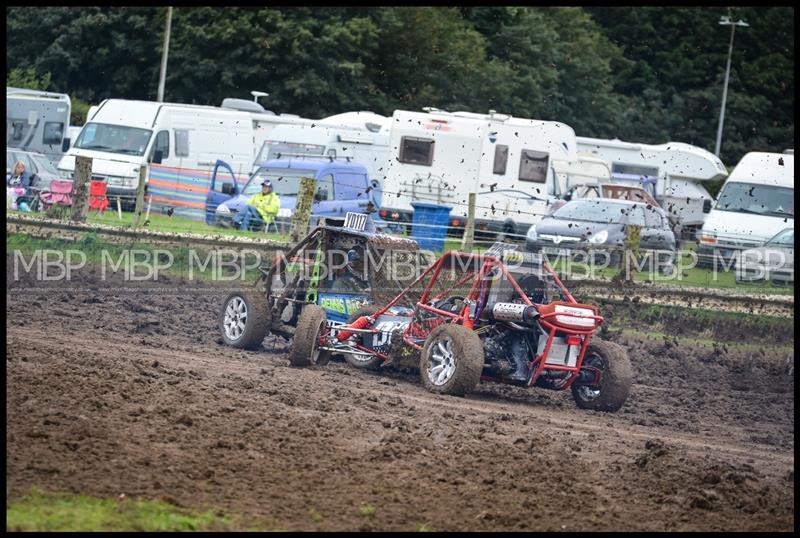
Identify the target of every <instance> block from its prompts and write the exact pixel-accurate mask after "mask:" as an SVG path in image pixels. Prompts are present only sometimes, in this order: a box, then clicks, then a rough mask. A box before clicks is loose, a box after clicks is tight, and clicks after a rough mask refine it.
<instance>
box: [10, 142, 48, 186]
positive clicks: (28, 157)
mask: <svg viewBox="0 0 800 538" xmlns="http://www.w3.org/2000/svg"><path fill="white" fill-rule="evenodd" d="M17 161H22V163H23V164H24V165H25V170H27V171H28V172H29V173H30V174H36V176H37V180H36V182H35V183H34V184H33V186H34V187H36V188H37V189H42V190H49V189H50V182H51V181H53V180H54V179H61V178H60V177H59V176H58V170H56V168H55V167H54V166H53V163H51V162H50V160H49V159H48V158H47V157H46V156H44V155H42V154H41V153H35V152H33V151H25V150H21V149H19V148H10V147H8V146H6V178H8V177H10V176H11V173H12V172H13V171H14V165H15V164H16V163H17Z"/></svg>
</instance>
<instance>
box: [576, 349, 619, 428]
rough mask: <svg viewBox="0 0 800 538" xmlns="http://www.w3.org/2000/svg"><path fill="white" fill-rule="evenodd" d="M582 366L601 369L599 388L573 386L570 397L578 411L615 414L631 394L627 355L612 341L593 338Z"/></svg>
mask: <svg viewBox="0 0 800 538" xmlns="http://www.w3.org/2000/svg"><path fill="white" fill-rule="evenodd" d="M583 364H584V365H587V366H592V367H594V368H597V369H599V370H600V373H601V376H602V377H601V379H600V384H599V386H590V385H577V384H574V383H573V385H572V397H573V398H574V399H575V403H576V404H578V407H580V408H581V409H592V410H594V411H610V412H614V411H617V410H618V409H619V408H620V407H622V404H624V403H625V400H626V399H627V398H628V394H630V391H631V384H632V383H633V370H632V369H631V361H630V359H628V353H627V351H625V349H624V348H623V347H622V346H620V345H618V344H615V343H613V342H607V341H605V340H600V339H599V338H596V337H595V338H592V340H591V341H590V342H589V345H588V347H587V348H586V356H585V357H584V359H583Z"/></svg>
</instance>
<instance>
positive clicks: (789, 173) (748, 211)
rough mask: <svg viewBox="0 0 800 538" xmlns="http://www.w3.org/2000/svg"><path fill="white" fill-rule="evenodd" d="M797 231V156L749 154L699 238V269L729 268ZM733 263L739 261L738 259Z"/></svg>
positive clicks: (740, 162) (725, 190)
mask: <svg viewBox="0 0 800 538" xmlns="http://www.w3.org/2000/svg"><path fill="white" fill-rule="evenodd" d="M785 228H794V152H792V153H760V152H751V153H748V154H746V155H745V156H744V157H742V160H741V161H739V164H737V165H736V168H734V169H733V172H731V175H730V176H729V177H728V179H727V180H726V181H725V184H724V185H723V186H722V189H721V190H720V192H719V196H718V197H717V202H716V204H714V207H713V209H712V210H711V213H709V215H708V217H707V218H706V221H705V223H704V224H703V228H702V229H701V230H700V233H699V234H698V236H699V237H698V239H699V245H698V247H697V254H698V265H701V266H709V265H711V264H712V263H714V262H713V260H714V257H716V258H717V259H719V260H723V261H724V262H725V263H727V264H728V266H730V263H731V261H730V260H731V258H735V256H736V255H737V253H739V252H740V251H741V250H743V249H747V248H751V247H758V246H761V245H762V244H763V243H764V242H766V241H767V240H768V239H770V238H771V237H772V236H774V235H775V234H777V233H778V232H780V231H781V230H783V229H785ZM734 261H735V260H734Z"/></svg>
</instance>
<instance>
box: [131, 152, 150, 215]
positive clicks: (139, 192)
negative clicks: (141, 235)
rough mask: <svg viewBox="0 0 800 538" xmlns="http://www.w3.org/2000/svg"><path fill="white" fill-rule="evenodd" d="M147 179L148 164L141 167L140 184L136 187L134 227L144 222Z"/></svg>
mask: <svg viewBox="0 0 800 538" xmlns="http://www.w3.org/2000/svg"><path fill="white" fill-rule="evenodd" d="M145 179H147V166H144V165H143V166H142V167H141V168H139V186H138V187H137V188H136V208H135V209H134V217H133V227H134V228H138V227H139V226H140V225H141V224H142V209H144V182H145Z"/></svg>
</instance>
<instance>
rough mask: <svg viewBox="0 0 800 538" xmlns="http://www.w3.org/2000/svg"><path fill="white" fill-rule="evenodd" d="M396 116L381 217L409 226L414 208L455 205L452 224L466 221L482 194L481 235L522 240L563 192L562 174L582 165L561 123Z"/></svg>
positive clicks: (432, 112)
mask: <svg viewBox="0 0 800 538" xmlns="http://www.w3.org/2000/svg"><path fill="white" fill-rule="evenodd" d="M425 110H426V112H409V111H405V110H396V111H395V112H394V114H393V116H392V125H391V136H390V140H389V159H388V162H387V167H386V172H385V175H386V178H385V180H384V184H383V204H382V207H381V209H380V212H379V215H380V217H381V218H382V219H384V220H386V221H389V222H404V223H407V222H410V221H411V220H412V211H413V207H412V205H411V202H414V201H420V202H428V203H437V204H442V205H447V206H451V207H452V211H451V212H450V215H451V219H450V226H451V227H454V228H459V227H463V226H464V224H465V223H466V215H467V207H468V194H469V193H471V192H475V193H477V194H478V196H477V202H476V208H475V223H476V230H490V231H493V232H501V233H503V234H505V235H507V236H514V235H516V236H518V237H524V234H525V232H526V231H527V229H528V228H529V227H530V225H531V224H534V223H536V222H538V221H539V220H541V219H542V218H543V217H544V216H545V215H546V214H547V212H548V205H549V204H550V203H551V202H552V201H554V200H555V199H556V198H557V197H558V196H560V194H561V185H560V184H561V182H560V181H558V180H557V176H556V170H555V169H556V168H558V163H559V162H561V161H567V162H575V161H577V160H578V157H577V150H576V142H575V131H573V129H572V128H571V127H570V126H568V125H565V124H563V123H559V122H551V121H539V120H529V119H521V118H512V117H511V116H508V115H505V114H497V113H496V112H494V111H490V112H489V114H474V113H470V112H452V113H451V112H445V111H441V110H437V109H431V108H427V109H425Z"/></svg>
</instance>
